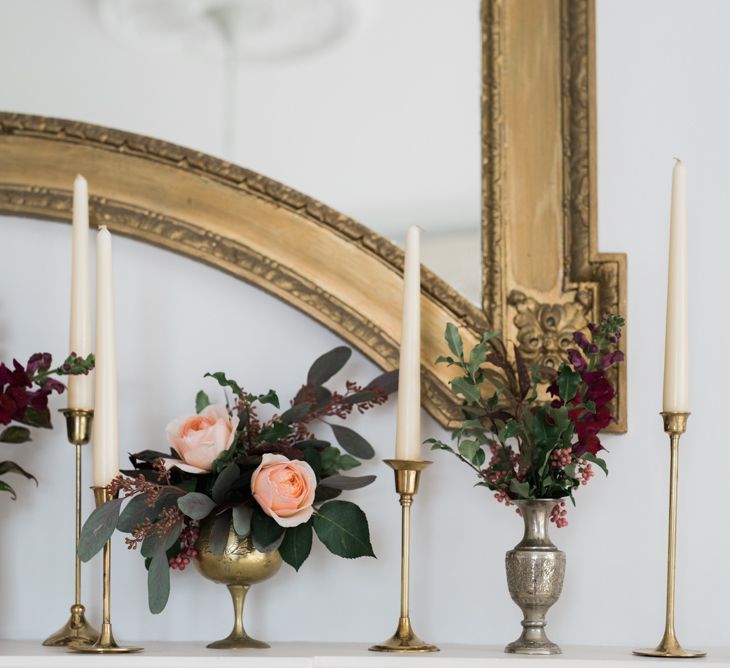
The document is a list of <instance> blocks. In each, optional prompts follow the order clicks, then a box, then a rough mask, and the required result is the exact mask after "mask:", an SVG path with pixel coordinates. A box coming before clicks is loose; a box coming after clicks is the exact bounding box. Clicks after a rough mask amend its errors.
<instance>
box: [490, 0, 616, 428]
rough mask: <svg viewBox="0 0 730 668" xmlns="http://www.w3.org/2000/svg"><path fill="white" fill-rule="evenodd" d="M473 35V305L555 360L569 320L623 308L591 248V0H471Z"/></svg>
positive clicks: (523, 344)
mask: <svg viewBox="0 0 730 668" xmlns="http://www.w3.org/2000/svg"><path fill="white" fill-rule="evenodd" d="M482 42H483V50H482V57H483V60H482V68H483V76H482V82H483V86H482V158H483V162H482V165H483V170H482V174H483V180H482V188H483V202H484V206H483V225H482V228H483V251H484V262H483V293H482V294H483V308H484V312H485V314H486V316H487V319H488V321H489V323H490V326H491V327H492V328H493V329H495V330H497V331H500V332H501V333H502V335H503V337H504V338H505V339H506V340H512V341H515V342H517V343H518V344H519V346H520V350H521V352H522V353H523V355H524V356H525V357H526V358H527V359H528V360H534V361H539V362H542V363H546V364H548V365H551V366H558V365H559V364H560V363H561V362H562V361H564V360H565V359H566V352H567V350H568V349H569V348H570V347H571V346H572V336H573V333H574V332H575V331H577V330H581V329H583V328H585V327H586V325H587V324H588V322H589V321H597V320H598V319H600V317H601V315H603V314H604V313H619V314H622V315H625V314H626V256H625V255H624V254H622V253H599V252H598V250H597V239H598V229H597V197H596V195H597V193H596V188H597V179H596V68H595V60H596V59H595V5H594V0H542V1H541V2H533V1H532V0H482ZM623 340H624V341H625V337H624V339H623ZM624 352H625V350H624ZM612 373H613V380H614V383H615V385H616V387H617V396H616V400H615V403H614V411H615V415H616V416H617V422H616V423H615V424H614V425H612V427H611V430H612V431H616V432H625V431H626V429H627V416H626V365H625V364H624V365H619V367H618V368H615V369H613V370H612Z"/></svg>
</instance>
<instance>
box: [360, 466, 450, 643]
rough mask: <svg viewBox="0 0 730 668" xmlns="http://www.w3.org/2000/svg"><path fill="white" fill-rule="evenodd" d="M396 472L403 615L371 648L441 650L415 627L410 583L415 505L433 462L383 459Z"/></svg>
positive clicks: (401, 608)
mask: <svg viewBox="0 0 730 668" xmlns="http://www.w3.org/2000/svg"><path fill="white" fill-rule="evenodd" d="M383 461H384V462H385V463H386V464H387V465H388V466H390V468H392V469H393V472H394V473H395V491H396V492H397V493H398V496H399V497H400V505H401V563H400V617H399V618H398V628H397V629H396V631H395V633H394V634H393V636H392V637H391V638H388V640H386V641H385V642H382V643H378V644H377V645H372V646H371V647H369V648H368V649H369V650H370V651H371V652H399V653H403V654H406V653H408V652H413V653H416V652H438V651H439V648H438V647H436V645H431V644H429V643H427V642H424V641H423V640H421V639H420V638H419V637H418V636H417V635H416V634H415V633H413V628H412V627H411V618H410V612H409V611H410V587H411V506H412V505H413V497H414V496H415V494H416V492H417V491H418V484H419V482H420V480H421V472H422V471H423V470H424V469H425V468H426V467H427V466H428V465H429V464H430V463H431V462H428V461H421V460H409V459H385V460H383Z"/></svg>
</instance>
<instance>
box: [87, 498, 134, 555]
mask: <svg viewBox="0 0 730 668" xmlns="http://www.w3.org/2000/svg"><path fill="white" fill-rule="evenodd" d="M122 501H123V499H111V500H110V501H107V502H106V503H103V504H102V505H100V506H99V507H98V508H95V509H94V511H93V512H92V513H91V515H89V517H88V518H87V520H86V522H84V526H83V528H82V529H81V537H80V538H79V546H78V555H79V558H80V559H81V561H84V562H86V561H89V559H91V558H92V557H93V556H94V555H95V554H96V553H97V552H98V551H99V550H101V548H102V547H104V543H106V542H107V541H108V540H109V539H110V538H111V537H112V534H113V533H114V529H116V527H117V520H118V519H119V510H120V509H121V507H122Z"/></svg>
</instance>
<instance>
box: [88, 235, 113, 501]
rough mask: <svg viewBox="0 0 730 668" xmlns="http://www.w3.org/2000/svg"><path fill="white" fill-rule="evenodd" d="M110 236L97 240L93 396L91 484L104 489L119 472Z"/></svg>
mask: <svg viewBox="0 0 730 668" xmlns="http://www.w3.org/2000/svg"><path fill="white" fill-rule="evenodd" d="M113 287H114V286H113V281H112V236H111V234H109V230H107V229H106V227H101V228H99V233H98V235H97V237H96V396H95V408H94V423H93V424H94V426H93V463H94V485H95V486H98V487H100V486H104V485H107V484H109V482H110V481H111V479H112V478H113V477H114V476H115V475H117V473H118V472H119V415H118V398H117V358H116V341H115V339H116V337H115V331H114V289H113Z"/></svg>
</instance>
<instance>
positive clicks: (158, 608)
mask: <svg viewBox="0 0 730 668" xmlns="http://www.w3.org/2000/svg"><path fill="white" fill-rule="evenodd" d="M169 598H170V566H169V563H168V560H167V553H165V552H163V551H158V552H155V554H154V555H153V556H152V557H151V561H150V563H149V567H148V571H147V602H148V604H149V608H150V612H151V613H152V614H153V615H157V614H159V613H161V612H162V611H163V610H164V609H165V606H166V605H167V600H168V599H169Z"/></svg>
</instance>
